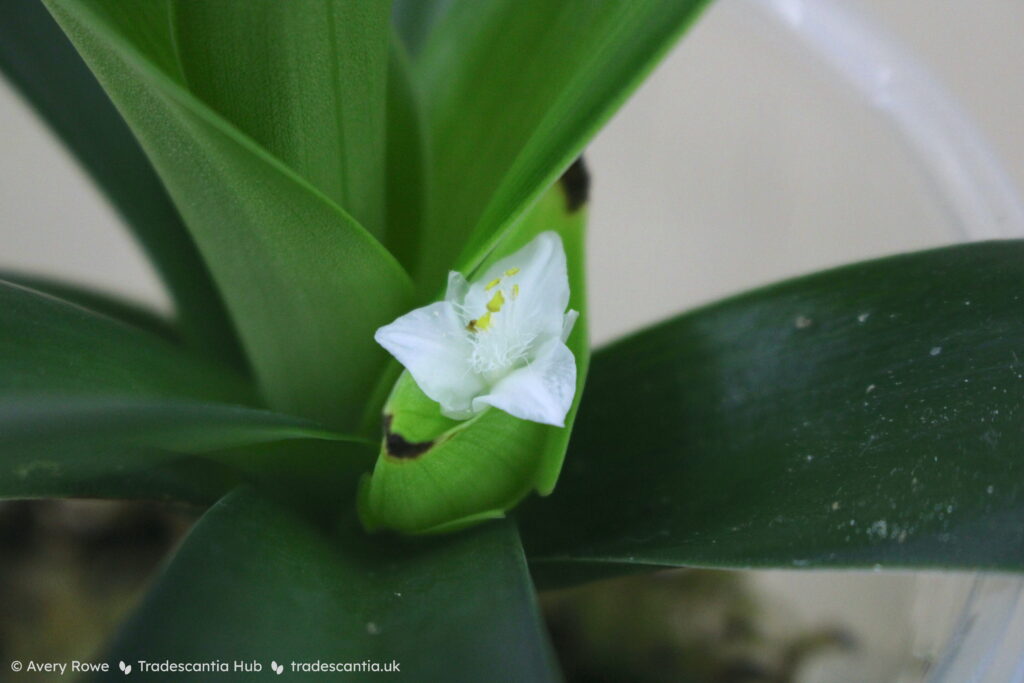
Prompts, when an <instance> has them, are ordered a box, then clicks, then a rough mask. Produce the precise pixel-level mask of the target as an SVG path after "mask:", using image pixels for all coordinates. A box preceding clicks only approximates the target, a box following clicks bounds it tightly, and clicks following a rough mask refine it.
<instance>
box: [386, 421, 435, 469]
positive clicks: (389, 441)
mask: <svg viewBox="0 0 1024 683" xmlns="http://www.w3.org/2000/svg"><path fill="white" fill-rule="evenodd" d="M393 419H394V416H393V415H385V416H384V449H385V450H386V451H387V453H388V455H390V456H392V457H394V458H401V459H406V458H408V459H412V458H417V457H419V456H421V455H423V454H424V453H426V452H427V451H429V450H430V448H431V447H432V446H433V445H434V442H433V441H406V439H405V437H403V436H402V435H401V434H395V433H394V432H392V431H391V422H392V420H393Z"/></svg>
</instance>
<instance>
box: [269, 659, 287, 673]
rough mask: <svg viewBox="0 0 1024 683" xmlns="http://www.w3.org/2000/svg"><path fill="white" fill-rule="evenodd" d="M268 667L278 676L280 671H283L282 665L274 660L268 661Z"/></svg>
mask: <svg viewBox="0 0 1024 683" xmlns="http://www.w3.org/2000/svg"><path fill="white" fill-rule="evenodd" d="M270 668H271V669H273V670H274V673H276V674H277V675H278V676H280V675H281V673H282V672H283V671H284V665H283V664H278V663H277V662H276V661H271V662H270Z"/></svg>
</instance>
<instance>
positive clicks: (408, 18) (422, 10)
mask: <svg viewBox="0 0 1024 683" xmlns="http://www.w3.org/2000/svg"><path fill="white" fill-rule="evenodd" d="M452 2H453V0H395V1H394V3H392V7H391V15H392V20H393V22H394V24H395V28H396V29H397V31H398V34H399V36H400V37H401V39H402V43H403V44H404V45H405V48H406V49H407V50H408V51H409V54H411V55H418V54H419V53H420V51H421V50H422V49H423V43H424V42H426V40H427V38H428V37H429V36H430V32H431V31H432V30H433V29H434V24H436V23H437V21H438V19H440V18H441V17H442V16H444V13H445V12H447V11H448V8H449V7H451V5H452Z"/></svg>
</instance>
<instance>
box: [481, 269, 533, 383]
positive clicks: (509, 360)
mask: <svg viewBox="0 0 1024 683" xmlns="http://www.w3.org/2000/svg"><path fill="white" fill-rule="evenodd" d="M518 272H519V269H518V268H510V269H508V270H506V271H505V274H504V277H498V278H495V279H493V280H491V281H490V282H488V283H487V285H486V286H485V287H484V291H487V292H491V291H493V292H494V294H493V295H492V296H491V298H490V300H489V301H488V302H487V304H486V306H485V309H486V310H484V312H483V313H482V314H481V315H479V316H478V317H476V318H473V319H471V320H470V321H469V323H468V324H467V325H466V330H467V331H468V332H469V338H470V341H471V342H472V344H473V353H472V355H471V356H470V365H471V367H472V368H473V371H474V372H476V373H477V374H479V375H482V376H483V377H484V378H486V379H487V380H488V381H489V382H495V381H497V380H498V379H501V377H502V376H504V375H505V374H507V373H508V371H509V370H512V369H515V368H517V367H520V366H522V365H524V364H525V363H526V361H527V359H528V356H529V352H530V349H531V347H532V344H533V340H534V338H535V337H536V335H535V334H531V333H525V332H523V330H522V327H523V326H522V324H521V321H520V320H519V316H517V315H516V314H515V308H516V300H517V299H518V298H519V284H518V283H516V282H513V281H511V278H513V277H514V276H515V275H516V274H517V273H518ZM503 281H504V283H505V286H504V287H503V286H502V282H503ZM506 292H508V295H507V296H506ZM468 313H469V314H470V315H472V313H474V312H468Z"/></svg>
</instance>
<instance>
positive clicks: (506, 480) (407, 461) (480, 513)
mask: <svg viewBox="0 0 1024 683" xmlns="http://www.w3.org/2000/svg"><path fill="white" fill-rule="evenodd" d="M580 164H581V165H580V166H578V167H576V168H577V170H576V171H574V174H576V173H585V172H584V171H582V162H580ZM573 178H576V176H575V175H574V176H573ZM569 180H570V179H569V178H567V179H566V181H565V182H561V183H559V184H558V185H556V186H555V187H553V188H551V190H550V191H549V192H548V193H547V194H546V195H545V196H544V198H543V199H542V200H541V201H540V202H539V203H537V204H536V205H535V206H534V207H533V209H532V210H531V211H530V212H529V213H528V214H526V215H525V216H524V217H523V218H522V220H521V221H520V222H519V223H517V224H515V225H514V226H512V228H511V229H510V230H509V231H507V233H506V235H505V237H506V239H505V241H503V242H502V243H501V244H500V246H499V247H498V249H496V250H495V251H494V252H493V253H492V254H491V256H490V258H489V259H488V261H486V262H485V263H484V267H486V266H488V265H490V263H491V262H492V261H496V260H498V259H500V258H501V257H503V256H506V255H508V254H511V253H513V252H515V251H517V250H518V249H520V248H521V247H523V246H524V245H526V244H527V243H528V242H530V241H531V240H532V239H533V238H534V237H535V236H536V235H537V234H538V233H540V232H543V231H545V230H554V231H556V232H558V233H559V235H560V236H561V237H562V242H563V245H564V246H565V250H566V255H567V260H568V266H569V283H570V299H569V307H570V308H573V309H575V310H577V311H580V312H581V314H582V315H581V316H580V319H579V320H578V321H577V322H576V326H575V327H574V328H573V332H572V334H571V335H570V337H569V339H568V340H567V344H568V346H569V348H570V350H572V352H573V355H574V356H575V358H576V369H577V380H576V382H577V383H576V400H575V402H574V403H573V407H572V409H571V410H570V412H569V415H568V416H567V417H566V426H565V427H552V426H550V425H543V424H538V423H535V422H527V421H524V420H520V419H518V418H515V417H512V416H511V415H509V414H508V413H505V412H503V411H501V410H498V409H493V408H492V409H490V410H488V411H485V412H483V413H481V414H480V415H478V416H476V417H474V418H472V419H470V420H466V421H462V422H456V421H454V420H449V419H447V418H444V417H442V416H441V414H440V407H439V406H438V404H437V403H435V402H434V401H432V400H431V399H429V398H428V397H427V396H426V395H425V394H423V392H422V391H421V390H420V388H419V387H418V386H417V385H416V383H415V381H413V380H412V378H411V376H410V375H409V374H408V373H404V374H403V375H402V376H401V378H400V379H399V380H398V383H397V384H396V386H395V389H394V391H393V393H392V395H391V398H390V399H389V401H388V403H387V405H385V408H384V413H385V416H384V424H385V437H384V440H383V442H382V444H381V454H380V457H379V458H378V460H377V465H376V467H375V468H374V471H373V474H372V476H369V477H367V478H365V479H364V481H363V483H362V486H361V489H360V497H359V511H360V516H361V518H362V520H363V523H364V524H365V525H366V527H367V528H369V529H371V530H376V529H382V528H383V529H393V530H397V531H401V532H403V533H410V534H419V533H438V532H448V531H453V530H457V529H460V528H463V527H465V526H469V525H471V524H476V523H479V522H482V521H485V520H487V519H493V518H495V517H501V516H503V515H504V513H505V511H506V510H508V509H509V508H511V507H513V506H514V505H515V504H516V503H518V502H519V501H520V500H522V498H523V497H524V496H526V495H527V494H529V493H530V492H531V491H534V490H536V491H538V492H540V493H541V495H547V494H548V493H550V492H551V490H552V489H553V488H554V486H555V483H556V481H557V479H558V474H559V472H560V471H561V467H562V460H563V458H564V456H565V449H566V445H567V443H568V441H569V435H570V434H571V432H572V424H573V420H574V418H575V414H576V409H577V407H578V405H579V399H580V396H581V395H582V391H583V384H584V381H585V378H586V374H587V366H588V363H589V346H588V341H587V324H586V321H587V316H586V301H585V292H586V286H585V282H584V277H583V275H584V252H583V236H584V226H585V222H586V210H585V209H584V207H583V206H582V204H581V201H582V197H583V196H584V194H585V189H584V188H582V187H581V186H580V185H578V184H574V183H570V182H569ZM569 190H571V193H570V192H569Z"/></svg>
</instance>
